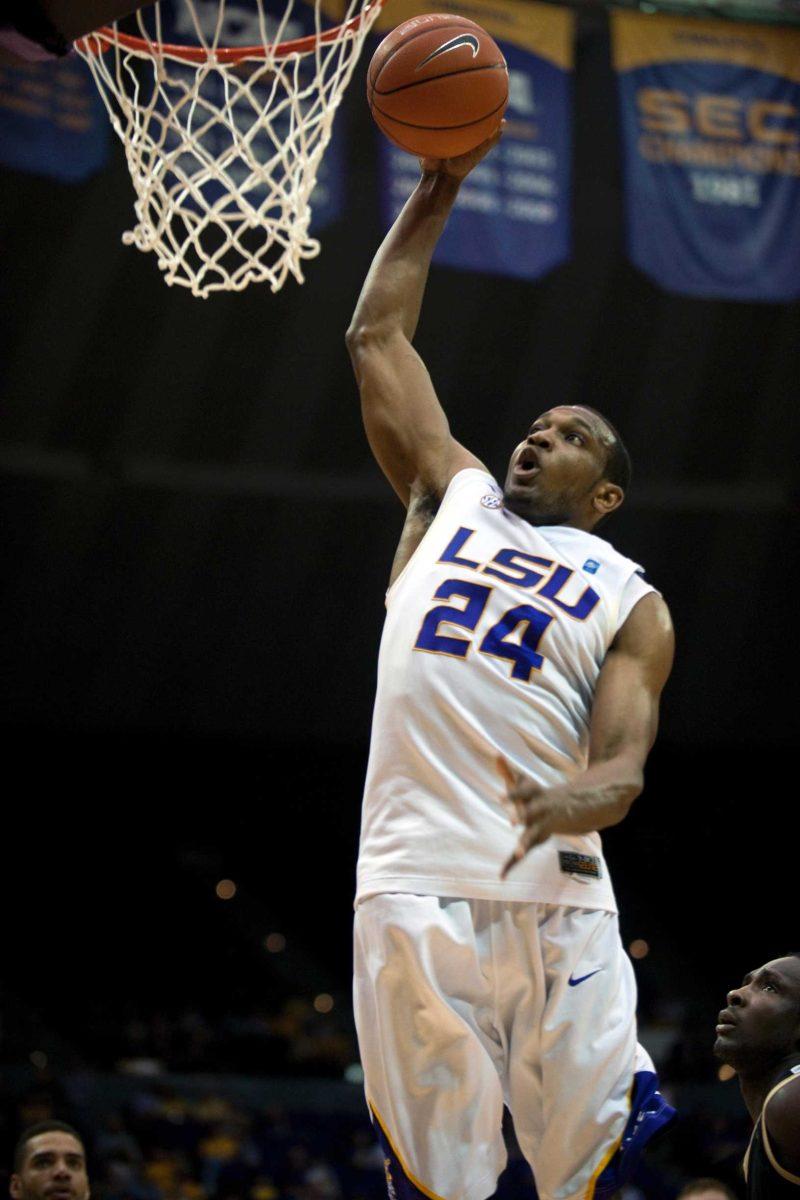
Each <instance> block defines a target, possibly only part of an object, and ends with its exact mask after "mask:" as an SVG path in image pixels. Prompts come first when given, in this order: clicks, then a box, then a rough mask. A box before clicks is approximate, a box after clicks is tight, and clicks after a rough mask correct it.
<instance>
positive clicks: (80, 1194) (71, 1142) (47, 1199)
mask: <svg viewBox="0 0 800 1200" xmlns="http://www.w3.org/2000/svg"><path fill="white" fill-rule="evenodd" d="M10 1191H11V1195H12V1197H13V1200H88V1196H89V1180H88V1178H87V1176H86V1158H85V1156H84V1153H83V1147H82V1146H81V1144H80V1142H79V1141H77V1140H76V1139H75V1138H74V1137H73V1136H72V1134H71V1133H64V1132H62V1131H61V1130H50V1131H49V1132H47V1133H39V1134H37V1135H36V1137H32V1138H31V1139H30V1140H29V1141H28V1143H27V1144H26V1146H25V1158H24V1160H23V1163H22V1166H21V1168H20V1170H19V1172H17V1173H15V1174H14V1175H12V1176H11V1187H10Z"/></svg>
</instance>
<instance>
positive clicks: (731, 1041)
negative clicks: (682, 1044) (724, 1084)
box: [714, 953, 800, 1200]
mask: <svg viewBox="0 0 800 1200" xmlns="http://www.w3.org/2000/svg"><path fill="white" fill-rule="evenodd" d="M716 1032H717V1037H716V1041H715V1042H714V1054H715V1055H716V1056H717V1058H718V1059H720V1060H721V1061H722V1062H724V1063H728V1065H729V1066H731V1067H733V1068H734V1070H735V1071H736V1074H737V1075H738V1076H739V1086H740V1088H741V1089H742V1097H743V1099H744V1102H745V1104H746V1105H747V1111H748V1112H749V1113H750V1116H751V1117H752V1119H753V1122H754V1128H753V1135H752V1137H751V1138H750V1145H749V1146H748V1148H747V1154H746V1155H745V1159H744V1174H745V1179H746V1180H747V1194H748V1197H749V1198H750V1200H780V1198H781V1197H784V1196H785V1197H792V1198H793V1200H798V1197H800V953H796V954H788V955H786V956H785V957H784V958H776V959H774V960H773V961H772V962H768V963H766V964H765V965H764V966H763V967H759V968H758V970H757V971H750V972H748V974H747V975H745V977H744V979H743V981H742V985H741V987H738V988H734V989H733V990H732V991H730V992H728V1006H727V1008H724V1009H723V1010H722V1012H721V1013H720V1014H719V1016H718V1018H717V1031H716Z"/></svg>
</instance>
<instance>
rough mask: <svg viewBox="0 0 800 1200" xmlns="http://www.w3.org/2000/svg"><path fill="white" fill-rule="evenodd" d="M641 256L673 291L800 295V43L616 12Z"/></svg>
mask: <svg viewBox="0 0 800 1200" xmlns="http://www.w3.org/2000/svg"><path fill="white" fill-rule="evenodd" d="M613 35H614V65H615V68H616V71H617V77H618V86H619V98H620V109H621V124H622V137H623V143H624V146H623V150H624V172H625V203H626V225H627V245H628V254H629V256H630V258H631V261H632V262H633V263H634V264H635V265H636V266H637V267H638V268H639V270H641V271H643V272H644V273H645V274H646V275H648V276H650V278H652V279H653V280H655V282H656V283H658V284H660V286H661V287H663V288H665V289H666V290H667V291H671V292H677V293H680V294H683V295H689V296H700V297H704V298H709V299H726V300H746V301H752V300H760V301H773V302H775V301H789V300H794V299H796V298H797V297H798V296H800V32H797V31H795V30H788V29H774V28H765V27H763V26H753V25H739V24H731V23H723V22H720V21H707V20H703V21H698V20H694V19H691V18H680V17H671V16H642V15H641V14H638V13H627V12H615V13H614V14H613Z"/></svg>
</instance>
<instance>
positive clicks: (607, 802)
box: [503, 592, 674, 874]
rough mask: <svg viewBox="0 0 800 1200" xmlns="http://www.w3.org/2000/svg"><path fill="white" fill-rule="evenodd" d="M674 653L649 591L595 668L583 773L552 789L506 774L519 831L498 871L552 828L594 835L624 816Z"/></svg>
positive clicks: (664, 615)
mask: <svg viewBox="0 0 800 1200" xmlns="http://www.w3.org/2000/svg"><path fill="white" fill-rule="evenodd" d="M673 653H674V634H673V629H672V621H671V618H670V615H669V609H668V608H667V606H666V604H665V603H664V601H663V600H662V599H661V597H660V596H659V595H657V594H656V593H655V592H652V593H650V594H649V595H647V596H645V597H643V599H641V600H640V601H639V603H638V604H637V605H636V606H635V607H634V609H633V611H632V612H631V614H630V616H629V617H628V619H627V620H626V621H625V624H624V625H623V626H622V628H621V629H620V631H619V633H618V634H617V636H616V638H615V640H614V642H613V644H612V646H611V648H610V649H609V651H608V653H607V655H606V657H605V660H604V662H603V666H602V668H601V670H600V675H599V678H598V681H597V690H596V692H595V697H594V704H593V705H592V717H591V731H590V742H589V763H588V766H587V768H586V770H585V771H582V772H581V774H580V775H577V776H576V777H575V778H574V779H572V780H570V782H569V783H566V784H563V785H561V786H559V787H553V788H541V787H539V786H538V785H536V784H534V783H532V782H530V781H529V780H527V779H525V778H513V779H507V783H508V784H509V799H510V800H511V802H512V804H513V806H514V810H515V815H516V817H517V819H518V820H519V822H520V823H521V824H522V825H523V830H522V834H521V836H520V840H519V843H518V846H517V849H516V850H515V852H514V854H513V855H512V857H511V859H510V860H509V862H508V863H507V864H506V867H505V868H504V872H503V874H505V873H506V872H507V871H508V870H509V869H510V868H511V867H512V866H513V865H514V863H516V862H519V861H520V859H522V858H523V857H524V856H525V854H527V852H528V851H529V850H530V849H531V848H532V847H533V846H538V845H540V844H541V843H542V842H544V841H546V840H547V838H548V837H550V835H551V834H553V833H569V834H580V833H592V832H594V831H595V830H600V829H605V828H607V827H608V826H609V825H616V824H618V823H619V822H620V821H621V820H622V819H623V817H625V816H626V814H627V812H628V810H629V808H630V806H631V804H632V803H633V801H634V800H635V799H636V797H637V796H638V795H639V793H640V792H641V790H642V787H643V785H644V765H645V762H646V760H647V756H648V754H649V753H650V750H651V747H652V745H653V742H654V741H655V737H656V732H657V730H658V709H659V701H660V698H661V692H662V690H663V688H664V684H665V683H666V682H667V679H668V677H669V673H670V670H671V668H672V659H673Z"/></svg>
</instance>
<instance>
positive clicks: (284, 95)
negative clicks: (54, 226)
mask: <svg viewBox="0 0 800 1200" xmlns="http://www.w3.org/2000/svg"><path fill="white" fill-rule="evenodd" d="M324 2H325V0H309V4H308V9H307V11H308V16H309V19H310V16H311V7H312V6H313V31H312V32H311V33H310V34H308V35H307V36H303V37H294V38H289V39H288V40H285V39H286V34H287V32H291V31H292V27H293V25H296V24H297V21H298V19H302V17H303V16H304V15H305V14H306V6H305V5H302V0H297V7H298V10H299V11H298V13H297V14H295V15H294V16H293V9H295V7H296V0H288V5H287V7H286V9H285V11H284V12H283V13H282V15H281V16H280V18H279V19H278V20H277V21H276V20H275V19H271V18H270V17H268V16H267V14H266V12H265V9H264V0H249V7H250V8H251V9H253V10H256V9H257V13H255V12H254V14H253V15H254V16H255V18H256V20H257V30H258V34H259V36H260V41H259V42H258V43H257V44H254V45H246V46H229V45H222V44H221V41H222V35H223V31H224V29H225V18H226V0H217V13H216V19H215V21H214V23H213V29H211V30H209V29H208V27H207V25H208V22H206V27H205V28H204V25H203V22H202V21H201V19H200V15H199V13H198V9H199V8H200V7H201V3H200V0H183V3H184V5H185V8H184V11H183V19H184V22H186V20H187V19H188V21H190V31H191V35H192V38H193V39H196V41H194V42H193V44H172V43H170V42H167V41H165V40H164V38H163V37H162V33H163V26H162V13H161V6H160V5H159V4H158V3H157V4H155V5H154V7H153V9H151V10H148V19H149V23H150V24H151V25H152V26H153V28H152V31H151V30H148V28H147V27H146V24H145V16H144V14H143V12H141V11H140V12H139V13H138V14H137V18H136V20H137V24H138V28H139V31H140V34H141V36H134V35H132V34H129V33H125V32H122V31H121V30H120V29H119V27H118V25H116V24H115V25H113V26H107V27H103V28H102V29H98V30H97V31H96V32H95V33H93V34H90V35H88V36H87V37H85V38H83V39H82V40H81V41H80V42H78V44H77V49H78V51H79V53H80V54H81V56H82V57H83V58H84V59H85V60H86V62H87V63H88V65H89V67H90V69H91V72H92V74H93V76H94V79H95V82H96V84H97V86H98V88H99V89H100V93H101V95H102V97H103V100H104V102H105V105H106V108H107V109H108V113H109V116H110V118H111V123H112V125H113V127H114V129H115V131H116V133H117V135H118V136H119V138H120V139H121V141H122V142H123V144H124V146H125V153H126V156H127V161H128V167H129V170H130V173H131V178H132V180H133V185H134V189H135V191H136V200H135V202H134V210H135V214H136V222H137V223H136V225H135V227H134V228H133V229H131V230H128V231H127V232H125V233H124V234H123V236H122V240H123V242H124V243H125V244H126V245H134V246H136V247H137V248H138V249H139V250H143V251H153V252H155V254H156V257H157V259H158V265H159V267H160V268H161V270H162V271H163V272H164V278H165V280H166V282H167V283H168V284H177V285H178V286H181V287H187V288H190V289H191V291H192V293H193V294H194V295H195V296H201V297H206V296H208V295H210V293H211V292H216V291H241V290H242V289H243V288H245V287H247V285H248V284H249V283H255V282H265V281H266V282H269V284H270V287H271V289H272V291H273V292H277V291H278V289H279V288H281V287H282V286H283V284H284V283H285V281H286V278H287V276H289V275H292V276H293V277H294V278H295V279H296V280H297V281H298V283H302V282H303V262H304V260H306V259H309V258H314V257H315V255H317V254H318V253H319V250H320V244H319V241H318V240H317V239H316V238H313V237H311V235H310V233H309V224H310V220H311V202H312V193H313V190H314V186H315V184H316V181H317V172H318V169H319V166H320V162H321V160H322V156H323V154H324V152H325V150H326V148H327V146H328V143H329V142H330V138H331V130H332V126H333V118H334V115H335V113H336V109H337V107H338V105H339V103H340V101H341V98H342V95H343V93H344V89H345V88H346V86H347V84H348V82H349V80H350V77H351V75H352V73H353V68H354V67H355V64H356V62H357V60H358V56H359V53H360V51H361V47H362V45H363V43H364V39H365V38H366V35H367V33H368V32H369V29H370V27H371V26H372V24H373V22H374V20H375V18H376V17H377V15H378V13H379V11H380V9H381V6H382V4H383V0H345V2H346V3H347V9H346V11H345V12H344V13H343V14H342V18H343V19H342V21H341V23H340V24H338V25H336V26H334V27H333V28H323V14H322V5H323V3H324ZM300 5H302V9H301V8H300ZM202 7H203V9H204V10H205V11H206V12H207V11H208V9H209V7H210V6H209V2H208V0H205V3H204V4H203V5H202ZM231 7H232V6H231ZM240 8H241V6H240ZM337 15H338V14H337ZM290 22H291V23H290Z"/></svg>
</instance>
